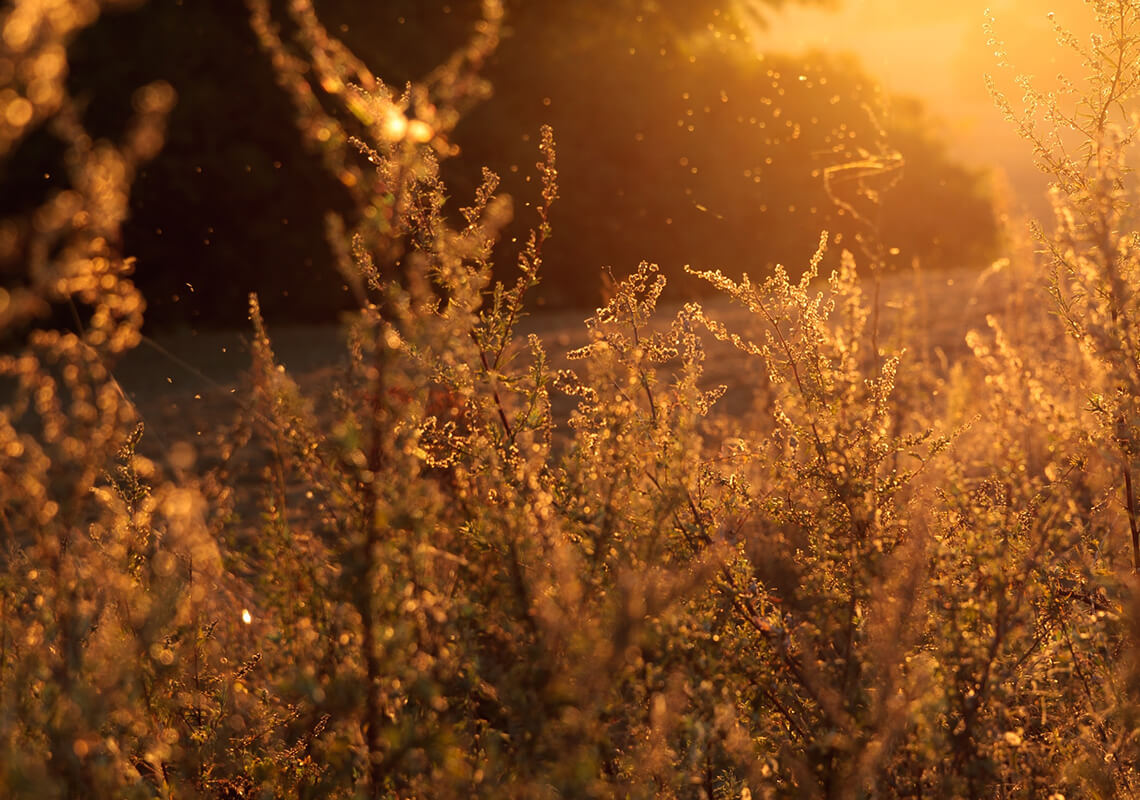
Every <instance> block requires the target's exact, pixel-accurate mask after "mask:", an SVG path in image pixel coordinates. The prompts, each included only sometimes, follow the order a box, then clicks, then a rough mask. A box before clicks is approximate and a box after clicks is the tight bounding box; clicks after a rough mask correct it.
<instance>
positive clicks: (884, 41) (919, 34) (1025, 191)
mask: <svg viewBox="0 0 1140 800" xmlns="http://www.w3.org/2000/svg"><path fill="white" fill-rule="evenodd" d="M987 8H988V9H989V10H990V12H991V13H992V15H993V17H994V18H995V20H996V23H995V26H994V29H995V33H996V34H997V36H998V37H999V38H1001V39H1002V40H1003V41H1004V42H1005V44H1006V51H1007V54H1008V59H1009V61H1010V62H1011V64H1012V65H1013V69H1014V71H1015V72H1011V71H1010V70H1003V69H1001V68H1000V67H999V65H998V59H997V57H996V55H995V52H994V50H995V48H994V47H993V46H991V45H990V44H989V43H988V42H987V36H986V34H985V32H984V30H983V24H984V22H985V19H986V11H987ZM1050 11H1054V12H1056V15H1057V20H1058V21H1059V22H1060V23H1061V24H1062V25H1064V26H1066V27H1068V28H1070V29H1072V30H1074V31H1075V32H1076V33H1078V34H1081V33H1082V32H1083V30H1085V29H1086V28H1087V26H1088V21H1089V18H1090V14H1089V12H1088V10H1087V8H1085V6H1084V3H1083V2H1081V1H1080V0H1057V2H1052V3H1050V4H1049V5H1044V4H1042V3H1040V2H1035V1H1034V0H964V2H960V3H934V2H921V0H919V2H914V1H913V0H911V1H910V2H908V0H841V2H840V5H839V7H837V8H833V9H826V8H816V7H800V6H789V7H786V8H785V9H784V10H783V11H781V12H779V13H777V14H774V15H772V17H771V19H770V26H769V27H768V29H767V30H760V31H757V32H756V33H755V36H754V40H755V42H756V45H757V47H758V49H760V50H762V51H765V52H777V53H791V54H796V53H805V52H809V51H813V50H817V51H824V52H836V53H839V52H847V53H852V54H854V55H855V56H857V57H858V58H859V60H860V61H861V62H862V63H863V64H864V66H865V67H866V68H867V70H868V71H869V73H870V74H871V75H873V76H874V77H875V78H876V79H877V80H879V81H880V82H881V83H882V84H883V85H884V86H885V87H886V88H887V89H889V90H890V91H893V92H899V93H903V94H908V95H913V96H916V97H918V98H920V99H921V100H923V101H924V102H925V103H926V105H927V107H928V108H929V109H930V111H931V112H932V114H933V115H934V116H935V117H937V118H940V119H941V120H942V121H943V122H944V123H945V124H946V127H947V130H946V133H947V134H948V136H947V139H948V142H949V144H950V148H951V152H952V153H953V154H954V155H955V156H956V157H958V158H960V159H962V160H963V161H965V162H967V163H970V164H973V165H977V166H988V167H993V168H995V169H997V170H998V171H1000V172H1002V173H1004V174H1005V175H1006V177H1007V179H1008V180H1009V182H1010V184H1011V186H1012V187H1013V189H1014V191H1015V193H1016V194H1017V195H1018V197H1019V199H1020V200H1021V201H1022V202H1024V203H1026V204H1027V205H1028V206H1029V207H1030V208H1031V209H1034V210H1037V211H1040V210H1041V208H1042V206H1043V199H1042V197H1041V195H1040V191H1041V189H1042V188H1043V186H1044V178H1043V177H1042V176H1041V175H1040V174H1039V173H1038V172H1037V170H1036V168H1035V167H1034V166H1033V163H1032V159H1031V157H1030V154H1029V150H1028V148H1027V146H1026V144H1025V142H1023V141H1022V140H1021V139H1020V138H1019V137H1018V136H1017V134H1016V133H1015V132H1014V131H1013V129H1012V127H1011V126H1010V125H1009V124H1008V123H1007V122H1006V121H1005V120H1003V119H1002V117H1001V114H1000V113H999V112H998V111H997V110H996V109H995V108H994V105H993V103H992V102H991V100H990V97H989V95H988V94H987V91H986V88H985V79H984V76H985V75H986V74H987V73H989V74H993V75H994V77H995V78H996V79H997V80H998V81H999V86H1001V87H1002V88H1005V89H1007V93H1008V94H1009V96H1010V97H1011V98H1017V97H1019V96H1020V91H1018V90H1016V89H1014V88H1012V82H1011V80H1010V77H1011V76H1012V75H1013V74H1015V73H1016V74H1029V75H1034V76H1035V77H1036V78H1038V79H1042V80H1043V81H1047V80H1049V79H1051V78H1052V77H1053V76H1055V75H1056V74H1057V73H1058V72H1062V71H1063V72H1066V73H1067V74H1076V75H1079V74H1081V67H1080V65H1079V61H1078V59H1077V58H1076V57H1075V55H1074V54H1073V53H1071V52H1070V51H1066V50H1063V49H1061V48H1060V47H1059V46H1058V45H1057V44H1056V41H1055V37H1054V35H1053V31H1052V27H1051V25H1050V23H1049V21H1048V18H1047V16H1046V15H1047V14H1048V12H1050ZM1082 38H1083V37H1082Z"/></svg>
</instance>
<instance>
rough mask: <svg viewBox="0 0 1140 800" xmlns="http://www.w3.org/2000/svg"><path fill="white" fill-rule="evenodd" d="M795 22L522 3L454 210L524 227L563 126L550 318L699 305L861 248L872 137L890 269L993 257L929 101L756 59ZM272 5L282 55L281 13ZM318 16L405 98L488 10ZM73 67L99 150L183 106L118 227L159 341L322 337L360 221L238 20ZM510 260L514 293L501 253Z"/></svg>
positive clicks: (838, 72)
mask: <svg viewBox="0 0 1140 800" xmlns="http://www.w3.org/2000/svg"><path fill="white" fill-rule="evenodd" d="M781 4H782V3H781V2H780V0H766V1H765V2H747V1H746V0H737V1H735V2H733V1H731V0H730V1H729V2H722V3H720V2H715V1H714V0H699V1H692V0H616V1H615V0H588V1H586V2H574V3H565V2H555V0H508V2H507V3H506V7H507V28H506V32H505V36H504V39H503V41H502V43H501V45H500V47H499V49H498V51H497V52H496V53H495V54H494V56H493V58H492V60H491V61H490V62H489V63H488V64H487V65H486V67H485V75H486V77H487V78H488V79H489V80H490V82H491V84H492V86H493V87H494V96H493V97H492V98H491V99H490V100H489V101H487V102H485V103H483V104H482V105H481V106H479V107H478V108H476V109H475V110H474V111H473V112H472V113H471V114H469V115H468V117H466V118H465V119H464V121H463V122H462V123H461V125H460V128H459V129H458V130H457V131H456V139H457V144H458V146H459V148H460V151H461V153H462V155H461V157H459V158H455V159H451V160H450V161H448V162H447V163H446V164H445V177H446V178H447V179H448V180H449V181H450V182H451V184H450V185H452V186H453V187H454V189H455V192H456V196H455V201H454V202H453V205H454V206H455V207H456V208H458V207H459V206H460V205H462V204H463V203H465V202H466V200H467V198H468V197H469V195H470V192H471V191H472V190H473V188H474V186H475V185H477V182H478V180H479V171H480V168H481V167H482V166H483V165H487V166H489V167H490V168H492V169H494V170H495V171H497V172H499V173H500V174H501V175H502V177H503V179H504V180H503V188H504V189H505V190H506V191H508V192H510V193H511V194H512V195H514V197H515V199H516V216H517V217H518V221H517V223H516V227H515V228H514V229H513V230H514V231H515V232H516V233H521V231H523V230H525V229H526V228H527V227H529V226H530V225H531V224H532V222H533V220H531V219H530V218H529V217H528V215H527V213H526V211H527V209H526V207H525V204H527V203H533V202H534V200H535V199H536V197H537V189H536V187H535V184H534V183H533V182H532V181H529V178H530V175H531V172H532V163H533V161H534V158H535V157H534V153H535V142H534V141H533V137H534V136H535V135H536V134H537V131H538V129H539V127H540V125H542V124H544V123H549V124H551V125H553V127H554V129H555V134H556V136H557V139H558V143H559V145H558V146H559V169H560V176H561V178H560V181H561V185H562V192H561V194H562V200H561V201H560V203H559V206H558V208H557V209H556V212H555V217H554V220H553V224H554V238H553V239H552V240H551V241H550V243H549V244H548V248H547V253H546V267H545V275H544V283H543V286H542V288H541V290H540V301H542V302H547V303H550V304H567V303H574V304H585V305H593V304H596V302H597V300H598V298H599V293H600V290H601V286H602V268H603V267H605V266H612V267H613V269H614V271H615V272H616V273H618V274H623V273H625V272H628V271H629V270H630V269H632V268H633V267H635V266H636V264H637V263H638V261H640V260H641V259H648V260H653V261H657V262H659V263H660V264H661V266H662V268H663V270H664V271H665V272H666V274H668V275H670V276H671V277H673V278H675V280H674V281H673V282H672V284H671V289H672V291H674V292H675V293H683V292H690V291H695V290H697V288H698V287H696V286H694V285H693V284H691V283H688V282H686V281H685V280H684V279H681V278H679V277H678V276H680V274H681V272H682V270H681V267H682V265H683V264H685V263H691V264H693V265H694V266H701V267H704V266H715V267H719V268H722V269H724V270H725V271H726V272H729V273H733V272H740V271H742V270H747V271H749V272H751V273H753V274H758V273H763V272H765V271H766V270H767V269H769V268H770V266H771V265H772V264H773V263H775V262H777V261H780V262H784V263H786V264H788V265H789V266H790V267H792V268H795V267H796V266H797V265H798V264H800V263H801V262H803V261H804V260H805V259H806V257H807V255H808V254H810V252H811V251H812V249H813V248H814V244H815V241H816V239H817V237H818V231H819V229H820V228H823V227H826V228H828V229H830V230H833V231H836V232H840V233H843V234H844V235H846V236H854V234H855V233H856V232H858V229H859V226H858V225H857V224H855V223H854V222H853V221H852V220H851V219H849V218H848V219H844V218H843V217H842V216H840V215H838V214H837V213H836V212H835V210H834V208H833V206H832V204H831V203H830V201H829V200H828V199H827V197H826V193H825V191H824V186H823V180H822V175H823V172H824V170H825V169H826V168H827V167H829V166H834V165H835V164H838V163H840V162H842V161H843V160H844V159H852V158H855V159H857V158H859V157H860V153H866V152H872V153H878V152H879V151H880V150H881V149H882V148H883V147H888V145H884V137H883V136H882V135H880V134H881V131H880V130H879V127H880V125H879V123H880V120H881V123H882V126H883V127H884V128H885V129H886V133H887V134H888V135H887V137H886V140H889V141H890V144H889V147H893V148H895V149H897V150H899V151H900V152H901V153H902V155H903V157H904V158H905V160H906V168H905V172H904V177H903V179H902V181H901V182H900V183H899V185H898V187H897V188H896V189H895V191H894V192H892V193H891V194H890V195H888V196H887V197H886V203H885V206H884V215H883V220H884V221H883V226H882V227H883V230H882V234H883V237H884V241H885V242H886V243H887V245H888V246H890V247H897V248H898V249H899V253H898V255H897V256H896V260H897V261H899V262H900V263H907V264H909V263H910V258H911V257H912V256H918V257H921V258H922V259H924V260H925V261H927V262H929V263H932V264H968V263H974V262H977V261H979V260H984V259H985V258H987V257H988V255H989V253H990V251H991V249H992V247H993V245H994V242H995V238H996V236H995V232H994V231H995V228H994V224H993V222H992V218H991V215H990V211H989V201H988V199H987V196H986V188H985V184H984V181H983V178H982V176H981V175H979V174H976V173H972V172H969V171H967V170H964V169H963V168H961V167H960V166H957V165H955V164H954V163H953V162H952V161H951V160H950V159H949V157H948V156H947V155H946V152H945V149H944V148H943V147H942V146H941V145H940V144H939V139H938V137H937V135H936V127H935V126H934V124H933V123H932V122H931V120H930V119H929V118H927V117H926V116H925V115H924V114H923V112H922V109H921V107H920V106H919V105H918V104H916V103H914V102H905V103H903V102H896V103H894V104H893V106H892V107H891V110H890V111H889V112H887V113H881V112H880V113H879V117H880V120H872V119H871V118H870V117H869V116H868V114H867V113H866V111H865V107H868V106H869V107H874V108H880V109H881V108H882V107H884V106H888V105H889V104H887V102H886V99H885V98H883V97H882V95H881V94H880V93H878V92H877V90H876V89H875V87H874V85H873V83H872V82H871V81H869V80H868V79H867V78H866V77H865V76H864V75H862V73H861V72H860V70H859V69H858V67H857V66H856V65H855V64H853V63H852V62H850V61H839V60H829V59H825V58H822V57H819V58H816V57H813V58H810V59H808V60H807V61H806V62H805V63H800V62H798V61H797V60H793V59H790V58H783V57H781V58H764V57H762V56H759V55H758V54H757V53H756V52H755V50H754V49H753V47H752V45H751V42H750V36H749V33H750V31H753V30H754V29H755V26H757V25H760V24H762V23H763V19H764V15H765V14H767V13H771V12H772V11H773V9H775V8H777V7H778V6H779V5H781ZM273 5H274V12H275V19H276V20H277V21H278V22H279V23H280V24H281V25H282V34H283V36H284V37H285V38H286V39H287V40H288V39H289V37H290V36H291V34H292V30H291V28H290V25H289V18H288V14H287V12H286V9H285V6H286V5H287V4H286V3H285V2H284V0H275V2H274V4H273ZM316 6H317V10H318V12H319V13H320V14H321V16H322V18H323V19H324V21H325V22H326V25H327V27H328V29H329V31H330V32H331V33H333V34H335V35H337V36H340V37H342V38H343V39H344V41H345V43H346V44H347V45H348V46H349V47H350V48H352V50H353V51H355V52H356V53H358V54H359V55H360V56H361V57H362V58H364V59H365V61H366V62H367V63H368V65H369V67H370V68H371V69H372V70H373V72H374V73H375V74H377V75H379V76H381V77H382V78H383V79H384V80H385V81H386V82H387V83H388V84H389V85H390V86H395V87H399V86H401V85H402V83H403V82H405V81H407V80H411V79H419V78H422V77H424V76H425V74H426V73H427V72H428V70H430V69H431V68H432V67H433V66H434V65H436V64H438V63H440V62H441V61H442V60H443V58H444V57H445V55H446V54H447V53H450V52H451V51H452V50H453V49H454V48H455V47H456V46H457V45H458V44H459V43H460V42H462V41H463V40H465V39H466V37H467V36H468V35H469V33H470V26H471V24H472V21H473V20H474V19H475V18H476V17H477V15H478V6H479V3H478V0H452V2H450V3H443V2H439V3H436V2H431V3H428V2H423V1H422V0H385V2H373V3H365V2H359V1H358V0H316ZM73 49H74V54H73V58H72V63H73V70H72V76H71V79H70V82H71V84H72V88H73V91H74V92H75V93H76V94H77V95H78V96H81V97H86V98H87V99H88V105H87V111H86V117H87V118H88V119H87V122H88V124H89V127H90V128H91V129H92V130H93V131H94V132H96V133H97V134H101V135H115V133H116V129H117V127H118V126H120V125H121V120H122V119H124V118H125V117H126V111H127V109H128V108H129V98H127V97H126V96H124V94H123V92H122V90H121V87H122V86H133V85H137V84H138V83H141V82H144V81H147V80H153V79H157V78H162V79H165V80H167V81H169V82H170V83H171V84H173V85H174V87H175V88H176V90H177V92H178V95H179V104H178V106H177V108H176V109H175V112H174V114H173V117H172V120H171V134H170V138H169V141H168V144H167V146H166V148H165V149H164V150H163V152H162V154H161V155H160V157H159V158H158V159H157V160H156V161H155V162H153V163H152V164H150V165H149V166H148V167H147V168H146V170H145V171H144V172H142V173H141V174H140V176H139V180H138V181H137V183H136V186H135V194H134V196H133V200H132V203H133V217H132V219H131V221H130V222H129V223H128V224H127V225H126V227H125V229H124V238H125V247H126V251H127V252H130V253H133V254H136V255H137V256H138V259H139V264H138V269H137V273H136V278H137V281H138V283H139V285H140V286H141V287H142V288H143V290H144V293H145V294H146V296H147V298H148V302H149V304H150V307H151V314H150V315H149V317H148V319H149V320H150V323H151V325H154V324H177V323H191V324H202V323H211V324H235V323H243V322H244V318H245V303H244V297H245V296H246V293H247V292H248V291H250V290H252V289H257V290H258V291H259V292H260V295H261V297H262V303H263V310H264V312H265V314H266V316H267V318H269V319H271V320H273V319H291V320H294V321H301V320H318V319H329V318H331V317H332V316H333V315H334V314H335V313H336V311H337V310H338V309H339V308H341V307H342V306H343V304H344V302H345V301H346V300H347V291H346V288H345V287H344V285H343V282H342V280H341V279H340V276H339V275H338V274H337V272H336V270H335V268H334V267H333V261H334V259H333V257H332V256H331V255H330V253H329V252H328V248H327V246H326V245H325V242H324V222H323V218H324V214H325V212H326V211H327V210H329V209H332V210H336V211H338V212H341V213H347V214H350V215H351V213H352V203H351V201H350V198H349V197H348V195H347V194H346V192H345V191H344V187H343V186H342V185H341V184H339V183H338V182H337V181H336V179H335V178H334V177H333V176H331V175H329V174H328V173H327V172H326V171H325V170H324V169H323V167H322V166H321V164H320V160H319V158H318V157H317V154H314V153H312V152H309V151H307V150H306V149H305V148H304V147H303V145H302V143H301V137H300V136H299V135H298V134H297V132H296V128H295V125H294V116H295V112H294V109H293V108H292V107H291V105H290V102H289V100H288V98H287V97H286V96H285V95H284V94H283V93H282V92H281V90H280V89H279V88H278V87H277V86H276V85H275V83H274V79H273V76H272V73H271V70H270V69H269V66H268V64H267V63H266V58H265V56H264V54H263V53H262V52H261V51H260V48H259V47H258V45H257V42H256V39H255V37H254V36H253V35H252V33H251V32H250V30H249V26H248V20H247V11H246V9H245V6H244V4H242V3H238V2H235V1H234V0H195V2H193V3H184V2H183V0H154V1H153V2H151V3H149V4H147V5H146V6H145V7H143V8H141V9H139V10H135V11H129V12H122V13H115V14H106V15H105V16H104V18H103V19H102V20H101V21H100V22H99V23H98V24H97V25H95V26H93V27H92V28H90V29H88V30H87V31H86V32H85V33H84V35H83V36H82V37H81V38H80V39H79V40H78V41H77V43H76V45H75V47H74V48H73ZM124 54H127V55H124ZM314 88H315V91H316V92H317V94H318V96H320V94H321V90H320V88H319V87H314ZM40 138H41V139H43V141H42V142H40V143H39V144H36V143H34V142H33V143H32V144H30V145H29V147H31V148H32V151H35V150H36V149H37V148H38V151H39V153H40V155H38V156H37V157H36V158H31V157H28V158H26V159H24V163H25V164H28V165H35V166H34V169H32V168H29V169H27V170H25V172H26V173H27V174H26V175H23V176H22V177H21V176H0V180H3V181H4V182H5V183H6V184H7V182H8V181H9V180H12V179H18V180H17V182H16V183H15V184H14V185H15V186H17V192H16V194H17V195H21V196H22V195H23V194H25V193H27V192H30V191H31V189H32V188H34V187H35V186H36V179H37V175H39V174H40V167H41V166H42V164H43V162H45V161H47V160H50V147H51V144H50V140H48V139H47V137H40ZM29 152H31V151H29ZM17 161H19V159H17ZM6 193H7V192H0V194H6ZM10 196H11V195H10V194H9V197H10ZM520 238H521V237H520ZM508 244H509V242H508ZM499 263H500V269H501V270H502V272H501V275H502V276H503V277H510V276H511V271H512V270H513V259H512V258H511V257H510V254H509V252H508V253H504V254H503V255H501V256H500V259H499Z"/></svg>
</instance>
